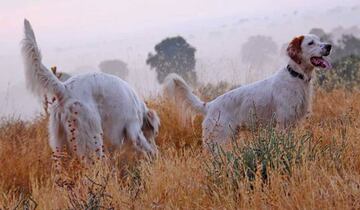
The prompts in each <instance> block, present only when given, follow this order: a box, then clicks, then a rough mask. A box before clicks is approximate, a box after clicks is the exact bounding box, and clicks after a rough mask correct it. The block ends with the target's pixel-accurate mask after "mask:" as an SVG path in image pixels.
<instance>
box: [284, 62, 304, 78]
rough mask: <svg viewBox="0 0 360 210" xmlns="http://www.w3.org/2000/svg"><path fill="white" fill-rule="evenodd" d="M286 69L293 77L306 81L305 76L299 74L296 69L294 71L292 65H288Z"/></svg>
mask: <svg viewBox="0 0 360 210" xmlns="http://www.w3.org/2000/svg"><path fill="white" fill-rule="evenodd" d="M286 69H287V70H288V72H289V73H290V74H291V76H293V77H295V78H299V79H301V80H304V75H303V74H301V73H299V72H296V71H295V70H294V69H292V68H291V67H290V65H287V67H286Z"/></svg>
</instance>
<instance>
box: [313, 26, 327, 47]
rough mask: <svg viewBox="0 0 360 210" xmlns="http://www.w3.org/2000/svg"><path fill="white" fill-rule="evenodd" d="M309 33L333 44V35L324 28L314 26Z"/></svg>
mask: <svg viewBox="0 0 360 210" xmlns="http://www.w3.org/2000/svg"><path fill="white" fill-rule="evenodd" d="M309 34H314V35H316V36H318V37H319V38H320V39H321V40H322V41H324V42H330V43H331V44H332V35H331V34H328V33H326V32H325V31H324V29H322V28H312V29H311V30H310V32H309Z"/></svg>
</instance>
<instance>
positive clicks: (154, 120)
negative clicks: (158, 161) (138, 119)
mask: <svg viewBox="0 0 360 210" xmlns="http://www.w3.org/2000/svg"><path fill="white" fill-rule="evenodd" d="M159 127H160V118H159V116H158V115H157V113H156V112H155V111H154V110H151V109H150V110H148V111H147V113H146V115H145V116H144V122H143V126H142V128H141V130H142V132H143V133H144V136H145V138H146V139H147V140H148V141H149V142H150V143H152V144H154V145H156V144H155V138H156V136H157V135H158V133H159Z"/></svg>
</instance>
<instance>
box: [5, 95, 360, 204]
mask: <svg viewBox="0 0 360 210" xmlns="http://www.w3.org/2000/svg"><path fill="white" fill-rule="evenodd" d="M149 104H150V106H151V107H153V108H155V109H156V110H157V111H158V112H159V115H160V118H161V120H162V126H161V130H160V134H159V137H158V139H157V142H158V145H159V149H160V154H159V156H158V157H157V158H155V159H154V160H152V161H147V160H142V161H137V162H135V161H132V160H134V159H135V158H134V157H131V156H128V155H124V154H121V153H119V154H116V158H114V159H116V161H105V162H96V163H95V164H94V165H93V166H90V167H88V168H85V167H83V166H81V165H80V164H79V163H78V162H77V161H76V160H74V159H73V158H70V157H68V156H65V157H64V161H63V163H62V165H63V166H62V169H61V170H60V171H58V170H56V169H55V162H54V161H53V160H52V158H51V157H52V154H51V150H50V148H49V146H48V143H47V141H48V134H47V118H46V117H45V116H41V117H38V119H37V120H35V121H32V122H22V121H19V120H16V119H8V120H3V122H2V123H1V126H0V164H1V166H0V209H14V208H18V209H34V208H37V209H270V208H271V209H360V137H359V136H360V120H359V118H360V93H359V92H356V91H355V92H349V91H345V90H333V91H331V92H324V91H320V90H318V91H316V94H315V96H314V100H313V114H312V115H311V116H310V117H308V118H307V119H305V120H304V121H303V122H301V123H299V124H298V125H297V127H296V128H294V129H292V130H290V131H288V132H281V133H279V132H277V131H275V130H273V129H271V128H266V127H265V128H259V129H256V130H253V131H244V132H242V133H241V135H240V136H239V137H238V139H236V140H234V142H231V143H229V145H226V146H224V148H220V147H218V146H216V145H213V146H214V151H213V152H205V151H203V150H202V147H201V128H200V121H201V119H200V118H195V119H194V120H193V123H188V124H186V125H184V124H182V123H181V122H180V120H179V117H177V115H176V113H177V112H176V110H175V109H174V108H173V107H172V106H171V105H170V104H168V103H166V102H164V101H162V100H160V99H156V100H155V99H152V100H149ZM125 163H128V164H125Z"/></svg>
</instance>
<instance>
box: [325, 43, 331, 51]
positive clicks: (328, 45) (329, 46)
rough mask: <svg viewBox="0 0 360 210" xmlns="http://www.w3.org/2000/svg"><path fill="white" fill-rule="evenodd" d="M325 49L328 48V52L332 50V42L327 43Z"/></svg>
mask: <svg viewBox="0 0 360 210" xmlns="http://www.w3.org/2000/svg"><path fill="white" fill-rule="evenodd" d="M325 49H326V51H327V52H330V50H331V44H326V45H325Z"/></svg>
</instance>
